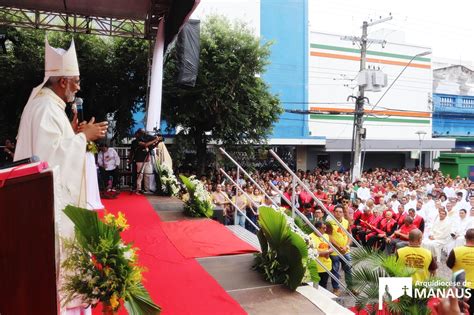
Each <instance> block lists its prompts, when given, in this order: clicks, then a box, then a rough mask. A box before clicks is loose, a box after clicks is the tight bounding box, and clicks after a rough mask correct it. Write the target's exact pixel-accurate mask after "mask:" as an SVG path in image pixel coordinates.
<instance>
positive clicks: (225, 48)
mask: <svg viewBox="0 0 474 315" xmlns="http://www.w3.org/2000/svg"><path fill="white" fill-rule="evenodd" d="M270 45H271V43H268V42H267V43H264V44H261V42H260V40H259V38H257V37H255V36H254V35H253V34H252V32H251V31H250V30H249V29H248V28H246V27H245V25H244V24H242V23H234V24H231V23H230V22H229V21H228V20H226V19H225V18H223V17H219V16H212V17H209V18H208V19H207V20H206V22H204V24H203V25H202V28H201V51H200V64H199V73H198V76H197V80H196V85H195V87H193V88H186V87H181V86H178V85H177V84H175V78H176V75H177V67H176V58H177V56H176V50H172V51H171V52H170V58H169V60H168V62H167V64H166V67H165V75H164V88H163V90H164V92H163V116H164V118H165V119H166V121H167V122H168V123H169V125H170V126H171V127H176V126H181V127H182V128H183V131H182V133H183V134H184V138H188V139H192V141H193V144H194V149H195V151H196V154H197V171H198V172H199V173H203V172H204V171H205V166H206V164H207V161H206V147H207V144H208V143H209V142H211V141H214V142H216V143H219V144H223V145H224V146H227V145H235V144H256V143H260V142H262V141H264V140H265V139H266V136H267V135H268V134H269V133H270V132H271V128H272V125H273V123H274V122H275V121H276V120H277V119H278V117H279V115H280V114H281V113H282V109H281V106H280V103H279V100H278V98H277V97H276V96H275V95H272V94H270V93H269V91H268V86H267V85H266V84H265V82H264V81H263V80H262V79H261V78H260V74H261V73H263V72H264V70H265V66H266V65H267V64H268V61H267V60H268V57H269V55H270V49H269V47H270ZM206 133H207V134H210V135H208V136H206Z"/></svg>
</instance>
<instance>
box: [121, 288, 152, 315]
mask: <svg viewBox="0 0 474 315" xmlns="http://www.w3.org/2000/svg"><path fill="white" fill-rule="evenodd" d="M125 308H126V309H127V311H128V313H129V314H130V315H157V314H160V312H161V308H160V307H159V306H158V305H156V304H155V303H153V301H152V299H151V297H150V294H149V293H148V291H147V290H146V289H145V287H144V286H143V285H141V284H140V285H139V286H138V287H137V288H136V289H135V290H134V291H133V292H132V293H131V294H130V295H129V297H128V298H127V299H126V300H125Z"/></svg>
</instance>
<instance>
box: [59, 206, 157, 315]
mask: <svg viewBox="0 0 474 315" xmlns="http://www.w3.org/2000/svg"><path fill="white" fill-rule="evenodd" d="M64 212H65V213H66V215H67V216H68V217H69V218H70V219H71V220H72V222H73V223H74V224H75V232H76V235H75V238H73V239H65V240H64V247H65V250H66V255H67V256H66V257H67V258H66V259H65V261H64V262H63V264H62V267H63V268H64V270H65V279H64V283H63V285H62V287H61V290H62V292H63V294H64V296H65V297H64V300H63V303H64V304H66V303H68V302H70V301H72V300H74V299H80V300H82V301H83V302H84V303H88V304H90V305H92V306H93V307H95V306H96V305H97V304H98V303H99V302H101V303H102V304H103V305H104V308H107V309H110V310H111V311H117V310H118V309H119V308H120V307H121V306H122V304H124V306H125V308H126V309H127V310H128V312H129V314H137V315H138V314H159V313H160V311H161V309H160V307H159V306H157V305H156V304H155V303H154V302H153V301H152V299H151V297H150V295H149V293H148V292H147V290H146V289H145V287H144V286H143V284H142V279H143V278H142V272H143V271H144V268H143V267H140V266H139V265H138V261H137V259H138V257H137V248H135V247H133V246H132V245H131V244H127V243H124V242H123V240H122V239H121V237H120V232H122V231H124V230H126V229H128V227H129V225H128V224H127V220H126V219H125V216H124V215H123V214H122V213H120V212H119V214H118V215H117V216H114V215H113V214H107V215H105V216H104V218H103V219H102V220H100V219H99V218H98V216H97V213H95V212H93V211H89V210H87V209H82V208H78V207H73V206H70V205H69V206H67V207H66V208H65V209H64Z"/></svg>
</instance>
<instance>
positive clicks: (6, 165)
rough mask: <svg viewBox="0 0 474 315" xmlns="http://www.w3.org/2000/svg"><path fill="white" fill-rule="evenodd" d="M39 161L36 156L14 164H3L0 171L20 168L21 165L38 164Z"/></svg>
mask: <svg viewBox="0 0 474 315" xmlns="http://www.w3.org/2000/svg"><path fill="white" fill-rule="evenodd" d="M39 161H40V158H39V157H38V156H36V155H32V156H31V157H30V158H27V159H22V160H18V161H14V162H11V163H9V164H5V165H3V166H1V167H0V170H1V169H4V168H10V167H15V166H20V165H23V164H30V163H35V162H39Z"/></svg>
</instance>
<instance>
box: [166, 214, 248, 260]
mask: <svg viewBox="0 0 474 315" xmlns="http://www.w3.org/2000/svg"><path fill="white" fill-rule="evenodd" d="M161 226H162V227H163V231H164V232H165V234H166V235H167V236H168V238H169V239H170V241H171V242H172V243H173V244H174V246H176V248H177V249H178V250H179V252H180V253H181V254H182V255H183V256H184V257H188V258H197V257H212V256H222V255H235V254H246V253H254V252H256V251H257V250H256V249H255V248H254V247H253V246H251V245H249V244H248V243H246V242H244V241H242V240H241V239H240V238H238V237H237V236H235V235H234V234H233V233H232V232H231V231H229V229H227V228H226V227H225V226H223V225H222V224H219V223H217V222H216V221H212V220H209V219H203V220H184V221H175V222H162V223H161Z"/></svg>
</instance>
